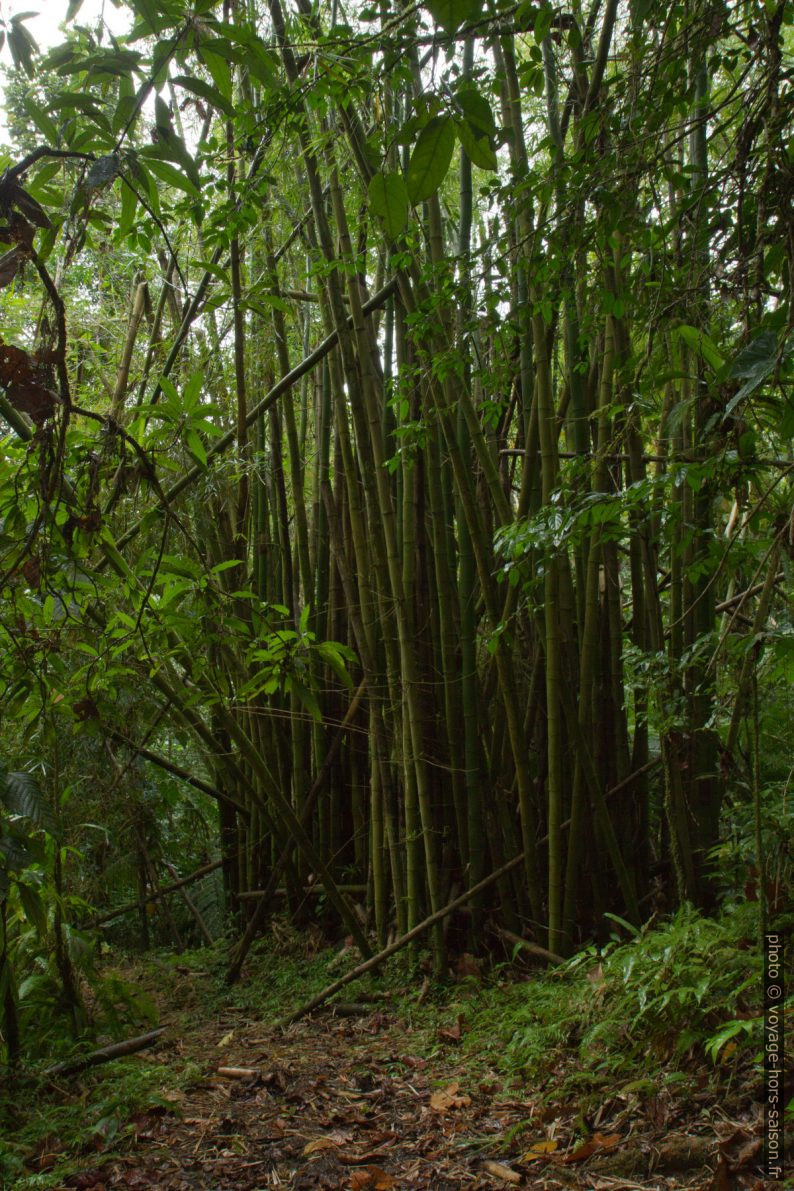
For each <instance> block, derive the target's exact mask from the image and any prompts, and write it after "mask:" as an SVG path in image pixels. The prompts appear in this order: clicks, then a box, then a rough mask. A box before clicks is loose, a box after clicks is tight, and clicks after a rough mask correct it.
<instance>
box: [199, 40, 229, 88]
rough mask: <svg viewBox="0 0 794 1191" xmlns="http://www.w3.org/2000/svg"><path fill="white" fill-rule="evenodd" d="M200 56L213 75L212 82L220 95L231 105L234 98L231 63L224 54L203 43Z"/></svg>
mask: <svg viewBox="0 0 794 1191" xmlns="http://www.w3.org/2000/svg"><path fill="white" fill-rule="evenodd" d="M199 56H200V58H201V60H202V61H203V62H204V65H205V66H206V68H207V70H208V71H209V72H210V74H211V75H212V81H213V83H214V84H215V86H216V88H217V89H218V91H219V92H220V94H221V95H222V96H223V97H224V99H225V100H227V102H229V103H231V98H232V72H231V70H230V69H229V63H228V61H227V60H226V58H225V57H224V56H223V54H221V53H219V52H216V51H215V50H211V49H210V48H209V47H208V46H206V45H204V44H203V43H202V45H201V47H200V50H199Z"/></svg>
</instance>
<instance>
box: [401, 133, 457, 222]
mask: <svg viewBox="0 0 794 1191" xmlns="http://www.w3.org/2000/svg"><path fill="white" fill-rule="evenodd" d="M454 148H455V125H454V123H453V121H452V117H451V116H434V117H433V119H432V120H431V121H430V122H429V123H428V124H427V125H426V126H425V127H424V128H423V129H422V131H421V133H420V134H419V139H418V140H417V142H416V145H415V146H414V151H413V153H412V154H411V160H410V161H409V162H408V170H407V173H406V176H405V181H406V186H407V188H408V195H409V197H410V200H411V202H412V203H418V202H421V200H422V199H427V198H430V195H431V194H435V192H436V191H437V190H438V188H439V186H440V185H441V183H442V182H443V181H444V179H445V177H446V176H447V171H448V169H449V165H450V162H451V161H452V152H453V150H454Z"/></svg>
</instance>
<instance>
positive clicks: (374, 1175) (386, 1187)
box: [367, 1166, 397, 1191]
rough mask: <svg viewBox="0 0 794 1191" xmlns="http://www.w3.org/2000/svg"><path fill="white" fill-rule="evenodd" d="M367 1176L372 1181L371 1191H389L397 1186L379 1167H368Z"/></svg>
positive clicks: (394, 1180) (390, 1176)
mask: <svg viewBox="0 0 794 1191" xmlns="http://www.w3.org/2000/svg"><path fill="white" fill-rule="evenodd" d="M367 1174H368V1175H369V1176H370V1178H371V1179H372V1191H390V1189H391V1188H392V1187H396V1186H397V1180H396V1179H395V1178H394V1177H393V1176H392V1175H390V1174H388V1172H387V1171H385V1170H381V1168H380V1167H379V1166H368V1167H367Z"/></svg>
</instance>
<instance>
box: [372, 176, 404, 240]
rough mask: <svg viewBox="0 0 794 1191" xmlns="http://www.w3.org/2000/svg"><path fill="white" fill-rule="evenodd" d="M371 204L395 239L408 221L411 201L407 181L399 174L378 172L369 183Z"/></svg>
mask: <svg viewBox="0 0 794 1191" xmlns="http://www.w3.org/2000/svg"><path fill="white" fill-rule="evenodd" d="M369 205H370V209H371V210H372V211H373V213H374V214H375V215H379V216H380V218H381V219H382V220H383V225H384V227H385V229H386V234H387V235H388V236H389V237H390V238H391V239H394V238H395V237H396V236H399V234H400V232H401V231H402V230H403V228H404V227H405V225H406V223H407V221H408V211H409V209H410V202H409V199H408V190H407V188H406V185H405V182H404V180H403V179H402V177H401V176H400V175H399V174H376V175H375V177H374V178H373V179H372V181H371V182H370V184H369Z"/></svg>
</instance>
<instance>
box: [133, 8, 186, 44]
mask: <svg viewBox="0 0 794 1191" xmlns="http://www.w3.org/2000/svg"><path fill="white" fill-rule="evenodd" d="M130 7H131V8H132V9H133V11H134V12H135V15H136V16H137V17H138V18H139V24H138V25H136V26H135V28H134V29H133V30H132V32H131V33H130V40H131V41H134V40H136V38H139V37H147V36H150V35H152V34H154V35H157V34H159V33H162V32H163V30H164V29H172V28H173V27H174V25H177V24H178V23H179V21H180V20H181V19H182V17H183V16H184V12H183V11H181V9H182V6H181V5H179V4H175V3H173V0H131V3H130ZM140 26H142V28H140Z"/></svg>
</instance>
